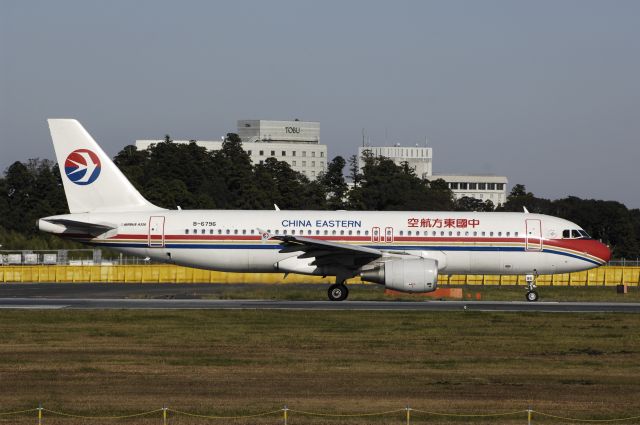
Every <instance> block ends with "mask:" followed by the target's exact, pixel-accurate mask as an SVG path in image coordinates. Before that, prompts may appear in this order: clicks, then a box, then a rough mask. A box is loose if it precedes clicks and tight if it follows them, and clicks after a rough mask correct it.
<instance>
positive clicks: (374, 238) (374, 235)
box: [371, 227, 380, 242]
mask: <svg viewBox="0 0 640 425" xmlns="http://www.w3.org/2000/svg"><path fill="white" fill-rule="evenodd" d="M371 242H380V228H379V227H374V228H373V229H371Z"/></svg>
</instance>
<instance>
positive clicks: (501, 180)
mask: <svg viewBox="0 0 640 425" xmlns="http://www.w3.org/2000/svg"><path fill="white" fill-rule="evenodd" d="M429 179H430V180H436V179H442V180H444V181H446V182H447V184H448V185H449V189H451V191H452V192H453V195H454V196H455V198H456V199H460V198H464V197H465V196H468V197H470V198H476V199H479V200H481V201H487V200H488V201H491V202H493V204H494V205H498V204H504V203H505V202H506V201H507V184H508V183H509V181H508V179H507V178H506V177H504V176H491V175H465V174H433V175H432V176H431V177H430V178H429Z"/></svg>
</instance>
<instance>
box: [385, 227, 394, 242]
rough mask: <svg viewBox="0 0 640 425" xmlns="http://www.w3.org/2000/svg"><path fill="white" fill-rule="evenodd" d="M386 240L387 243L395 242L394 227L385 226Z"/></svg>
mask: <svg viewBox="0 0 640 425" xmlns="http://www.w3.org/2000/svg"><path fill="white" fill-rule="evenodd" d="M384 241H385V242H386V243H393V227H385V228H384Z"/></svg>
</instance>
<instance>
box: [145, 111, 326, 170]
mask: <svg viewBox="0 0 640 425" xmlns="http://www.w3.org/2000/svg"><path fill="white" fill-rule="evenodd" d="M237 125H238V129H237V134H238V136H240V139H241V140H242V147H243V148H244V150H245V151H247V153H248V154H249V156H250V157H251V162H252V163H253V164H254V165H256V164H262V163H263V162H264V161H265V160H266V159H267V158H271V157H273V158H275V159H277V160H278V161H284V162H286V163H288V164H289V166H291V168H292V169H293V170H295V171H299V172H301V173H302V174H304V175H305V176H307V177H308V178H309V179H311V180H314V179H315V178H316V177H318V175H319V174H320V173H321V172H322V171H324V170H325V169H326V167H327V146H326V145H322V144H320V123H319V122H313V121H298V120H294V121H269V120H239V121H238V123H237ZM159 142H162V140H136V147H137V148H138V149H147V148H148V147H149V145H151V144H154V143H159ZM173 142H174V143H189V140H174V141H173ZM196 143H197V144H198V146H202V147H204V148H206V149H207V150H211V151H216V150H220V149H222V140H214V141H206V140H197V141H196Z"/></svg>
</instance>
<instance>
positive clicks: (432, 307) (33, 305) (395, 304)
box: [0, 298, 640, 313]
mask: <svg viewBox="0 0 640 425" xmlns="http://www.w3.org/2000/svg"><path fill="white" fill-rule="evenodd" d="M0 309H82V310H87V309H89V310H93V309H140V310H185V309H211V310H345V311H346V310H375V311H390V310H393V311H465V310H466V311H495V312H498V311H503V312H547V313H587V312H591V313H594V312H602V313H604V312H610V313H640V303H552V302H537V303H527V302H521V301H505V302H492V301H469V302H466V301H420V302H401V301H343V302H331V301H274V300H176V299H165V300H157V299H136V300H131V299H108V298H99V299H87V298H1V299H0Z"/></svg>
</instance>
